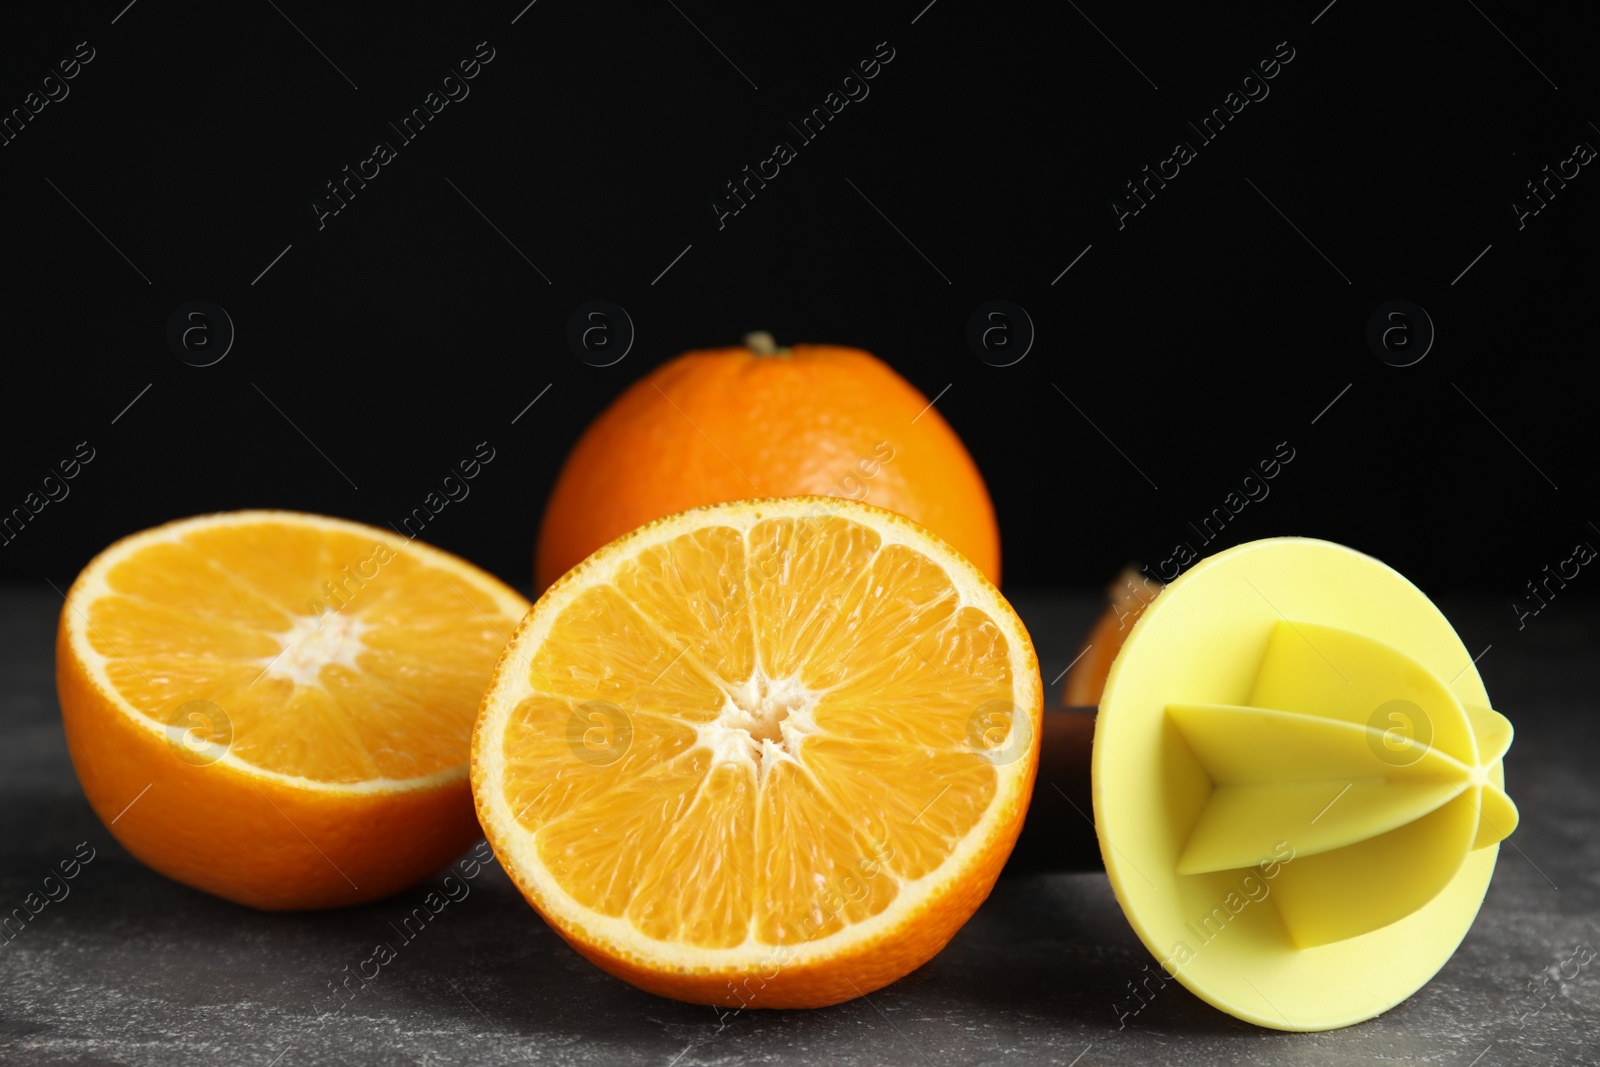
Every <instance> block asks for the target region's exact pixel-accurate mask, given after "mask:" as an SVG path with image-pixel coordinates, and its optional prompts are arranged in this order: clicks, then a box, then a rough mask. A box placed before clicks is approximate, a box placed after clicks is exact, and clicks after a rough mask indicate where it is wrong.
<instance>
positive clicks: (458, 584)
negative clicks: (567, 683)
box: [56, 511, 528, 908]
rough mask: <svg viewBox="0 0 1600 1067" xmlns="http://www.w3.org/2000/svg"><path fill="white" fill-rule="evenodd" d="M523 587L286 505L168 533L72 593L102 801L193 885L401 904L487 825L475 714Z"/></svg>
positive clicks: (73, 677)
mask: <svg viewBox="0 0 1600 1067" xmlns="http://www.w3.org/2000/svg"><path fill="white" fill-rule="evenodd" d="M527 607H528V604H527V601H526V600H524V599H523V598H522V597H521V596H520V595H518V594H517V593H516V592H515V591H514V590H512V589H510V588H509V587H507V586H505V585H503V584H502V583H500V582H499V581H497V580H496V579H494V578H492V577H491V576H489V575H488V574H485V573H484V572H483V571H480V570H478V569H477V568H475V567H473V566H471V565H470V564H467V563H465V562H463V561H461V560H459V559H457V558H456V557H454V556H452V555H450V554H448V553H446V552H441V551H440V550H438V549H435V548H430V547H429V546H427V545H424V544H421V543H419V542H414V541H407V540H406V539H405V538H402V537H400V536H398V535H395V534H392V533H388V532H385V531H383V530H379V529H377V528H375V527H370V526H362V525H359V524H357V523H353V522H345V521H342V520H339V519H330V518H323V517H321V516H317V515H303V514H298V513H295V512H287V511H240V512H233V513H228V514H221V515H207V516H201V517H199V518H193V519H185V520H182V521H179V522H174V523H169V524H167V525H165V526H158V527H156V528H154V529H151V530H146V531H144V532H142V533H138V534H134V535H133V536H131V537H128V538H125V539H123V540H121V541H118V542H117V543H116V544H114V545H112V546H111V547H110V548H108V549H106V550H105V551H104V552H102V553H100V555H98V556H96V557H95V559H94V560H93V561H92V562H91V563H90V564H89V565H88V566H87V567H86V568H84V570H83V573H82V574H80V575H79V576H78V580H77V581H76V582H75V583H74V584H73V586H72V589H71V590H70V591H69V592H68V593H67V598H66V604H65V605H64V607H63V608H62V611H61V624H60V629H59V631H58V635H57V645H56V681H57V689H58V691H59V693H60V697H61V712H62V718H63V720H64V723H65V726H66V734H67V745H68V748H69V749H70V751H71V753H72V761H73V765H74V766H75V767H76V769H77V772H78V779H79V781H80V782H82V784H83V789H84V792H85V794H87V796H88V798H89V803H90V804H91V805H92V806H93V807H94V810H95V812H96V813H97V814H98V815H99V816H100V818H101V819H102V820H103V821H104V822H105V823H106V825H107V826H108V827H109V828H110V830H111V832H112V833H113V834H114V835H115V836H116V838H117V840H118V841H120V842H121V843H122V844H123V845H124V846H125V847H126V848H127V849H128V851H130V852H132V853H133V854H134V855H135V856H137V857H138V858H139V859H140V860H142V861H144V862H145V863H146V864H148V865H149V866H151V867H153V868H155V869H156V870H158V871H160V872H162V873H163V874H166V875H168V876H170V877H172V878H175V879H177V880H178V881H180V882H184V883H186V884H188V885H191V886H194V887H196V888H199V889H204V890H206V891H208V892H211V893H215V894H217V895H218V896H222V897H226V898H228V899H229V900H234V901H238V902H239V903H243V904H249V905H253V906H255V907H259V908H311V907H328V906H333V905H339V904H352V903H357V902H360V901H365V900H374V899H377V898H379V897H383V896H387V895H388V894H390V893H393V892H395V891H397V890H399V889H402V888H404V887H405V886H407V885H410V884H412V883H414V882H416V881H418V880H420V879H422V878H425V877H427V876H428V875H429V874H432V873H433V872H434V871H436V870H438V869H439V868H440V867H441V866H443V865H444V864H446V863H448V862H449V861H450V860H451V859H452V858H454V857H455V856H457V855H459V854H460V852H461V851H462V850H463V849H465V848H466V847H467V846H468V845H470V844H471V843H472V841H473V840H474V839H475V838H476V837H477V835H478V827H477V823H476V820H475V819H474V817H473V810H472V802H471V799H470V785H469V783H468V777H467V763H468V757H469V751H470V740H469V739H470V735H471V730H472V722H473V717H474V715H475V714H476V711H477V706H478V702H479V700H480V699H481V697H482V694H483V689H484V686H485V685H486V684H487V683H488V680H489V675H490V672H491V670H492V668H493V666H494V662H495V659H496V657H497V656H498V655H499V652H500V650H501V648H502V646H503V645H504V644H505V639H506V637H507V636H508V635H509V634H510V633H511V632H512V630H513V629H514V628H515V626H516V623H517V621H518V620H519V619H520V618H521V617H522V615H523V614H524V613H525V612H526V610H527Z"/></svg>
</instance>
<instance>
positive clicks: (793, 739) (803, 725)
mask: <svg viewBox="0 0 1600 1067" xmlns="http://www.w3.org/2000/svg"><path fill="white" fill-rule="evenodd" d="M819 695H820V694H817V693H815V692H813V691H811V690H810V689H807V688H806V687H805V685H803V684H802V683H801V681H800V679H799V678H796V677H788V678H769V677H768V676H767V673H766V671H764V670H763V669H762V668H760V667H757V668H756V669H755V670H754V671H752V672H751V674H750V677H749V678H747V679H746V680H745V681H744V682H742V683H740V684H738V685H734V686H729V687H728V688H727V690H726V693H725V697H724V700H723V704H722V711H721V712H720V713H719V714H718V715H717V717H716V718H715V719H713V720H711V721H710V722H708V723H704V724H702V725H700V727H699V735H700V744H702V745H704V746H705V747H706V748H708V749H710V750H711V756H712V762H713V763H714V764H715V763H725V762H726V763H748V764H750V765H751V766H753V767H754V768H755V770H756V772H757V777H758V779H764V778H765V777H766V775H767V772H768V771H770V770H771V769H772V768H773V767H776V766H777V765H778V764H779V763H780V762H782V761H784V760H794V759H795V757H796V756H797V755H798V754H799V752H800V743H801V741H802V740H803V739H804V738H805V737H806V735H808V734H811V733H815V732H816V729H817V724H816V720H815V719H813V718H812V712H813V710H815V708H816V705H817V697H818V696H819Z"/></svg>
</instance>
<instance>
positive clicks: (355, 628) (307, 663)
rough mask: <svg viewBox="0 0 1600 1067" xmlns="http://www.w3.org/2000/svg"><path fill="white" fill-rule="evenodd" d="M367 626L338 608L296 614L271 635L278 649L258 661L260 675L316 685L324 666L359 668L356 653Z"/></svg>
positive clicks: (358, 653)
mask: <svg viewBox="0 0 1600 1067" xmlns="http://www.w3.org/2000/svg"><path fill="white" fill-rule="evenodd" d="M367 629H368V627H367V625H366V623H364V622H362V621H361V620H360V619H358V618H356V617H355V616H354V615H345V614H343V613H341V612H332V613H329V614H323V615H296V616H294V617H293V619H292V621H291V623H290V626H289V629H287V630H285V631H284V632H283V633H280V634H274V635H273V637H275V638H276V639H277V641H278V646H279V648H280V649H281V651H279V652H278V653H277V655H275V656H270V657H268V658H266V659H263V660H261V661H260V664H261V668H262V675H261V677H262V678H281V679H284V680H286V681H290V682H293V683H294V684H295V685H306V686H319V685H321V684H322V681H321V679H322V668H324V667H336V666H337V667H346V668H349V669H350V670H351V671H357V672H359V671H360V669H361V668H360V667H359V666H358V665H357V663H356V657H357V656H358V655H360V654H361V653H362V652H365V651H366V648H367V646H366V644H365V643H364V642H363V641H362V640H361V635H362V634H363V633H365V632H366V631H367Z"/></svg>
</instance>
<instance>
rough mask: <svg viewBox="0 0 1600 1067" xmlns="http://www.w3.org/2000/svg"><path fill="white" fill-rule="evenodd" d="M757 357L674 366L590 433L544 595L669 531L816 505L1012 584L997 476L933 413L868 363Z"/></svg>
mask: <svg viewBox="0 0 1600 1067" xmlns="http://www.w3.org/2000/svg"><path fill="white" fill-rule="evenodd" d="M745 341H746V343H745V345H744V346H742V347H736V348H720V349H711V350H707V351H701V352H689V353H686V354H684V355H681V356H679V357H677V358H676V359H673V360H669V361H668V362H667V363H664V364H662V365H661V366H660V367H657V368H656V369H655V370H653V371H651V372H650V373H649V374H647V375H646V376H645V377H644V378H642V379H640V380H639V381H637V382H635V383H634V384H633V385H632V386H630V387H629V388H628V389H627V390H626V391H625V392H624V393H623V394H622V395H621V396H620V397H618V398H617V399H616V400H615V401H614V402H613V403H612V404H611V406H610V407H608V408H607V409H606V410H605V411H603V412H601V414H600V416H599V417H598V418H597V419H595V421H594V422H593V423H592V424H591V425H590V426H589V428H588V429H587V430H586V431H584V434H583V436H582V437H581V438H579V440H578V443H577V445H576V446H575V447H574V448H573V450H572V452H571V454H570V455H569V456H568V457H567V461H566V464H565V466H564V467H563V468H562V470H561V474H560V476H559V477H558V478H557V479H556V484H555V489H554V490H553V491H552V492H551V494H550V502H549V505H548V506H547V507H546V508H545V513H544V522H543V526H542V527H541V529H540V532H539V545H538V550H537V553H536V558H535V563H534V579H535V582H536V584H537V587H538V588H539V589H545V588H548V587H549V586H550V585H551V584H552V583H553V582H554V581H555V580H556V579H557V578H559V577H561V576H562V575H563V574H565V573H566V572H567V571H568V570H569V569H570V568H572V567H573V566H574V565H576V564H577V563H579V562H580V561H582V560H583V559H584V558H585V557H587V556H588V555H589V554H590V553H591V552H593V551H594V550H595V549H597V548H599V547H601V546H602V545H605V544H607V543H609V542H611V541H613V540H615V539H616V538H618V537H621V536H622V535H623V534H625V533H627V532H629V531H630V530H633V529H635V528H636V527H639V526H643V525H644V524H645V523H647V522H651V521H653V520H655V519H658V518H661V517H662V516H663V515H671V514H674V513H676V512H679V511H686V510H688V509H689V508H694V507H701V506H703V505H707V504H719V503H722V502H724V501H728V500H742V499H746V498H750V497H775V496H803V495H820V496H839V497H845V498H847V499H851V500H861V501H866V502H867V503H870V504H876V505H877V506H879V507H882V508H887V509H889V510H890V511H896V512H899V513H900V514H902V515H905V516H907V517H908V518H911V519H913V520H915V521H916V522H918V523H920V524H922V525H923V526H925V527H927V528H928V529H929V530H931V531H933V532H934V533H936V534H938V535H939V536H940V537H942V538H943V539H944V540H946V541H948V542H949V543H950V544H951V545H953V546H954V547H955V548H956V549H957V550H958V551H960V552H961V553H962V555H964V556H966V557H967V559H969V560H971V561H972V562H973V564H975V565H976V566H977V568H978V569H979V570H981V571H982V572H983V573H984V576H985V577H987V578H988V579H989V580H990V581H991V582H993V583H995V584H997V585H998V584H999V581H1000V533H999V530H998V528H997V527H996V525H995V518H994V506H993V504H992V503H990V500H989V492H988V490H987V489H986V488H985V487H984V484H983V476H982V475H980V474H979V473H978V468H977V466H976V465H975V464H974V463H973V462H972V457H971V456H970V455H968V454H967V450H966V447H965V446H964V445H963V444H962V443H961V439H960V438H959V437H957V436H956V433H955V431H954V430H952V429H951V428H950V424H949V423H947V422H945V420H944V418H943V416H941V415H940V414H939V411H938V409H937V408H935V407H933V406H932V405H931V404H930V403H929V402H928V398H927V397H925V396H923V395H922V393H920V392H918V391H917V389H916V387H914V386H913V385H911V383H910V382H907V381H906V380H905V379H904V378H902V377H900V375H898V374H896V373H895V372H894V371H893V370H892V369H890V367H889V366H888V365H887V364H886V363H884V362H883V361H882V360H880V359H878V358H877V357H875V356H873V355H871V354H870V353H867V352H863V351H861V350H860V349H855V348H843V347H839V346H835V345H795V346H793V347H791V348H774V347H773V346H772V343H771V338H770V337H769V336H767V335H764V334H751V335H750V336H749V337H747V338H746V339H745Z"/></svg>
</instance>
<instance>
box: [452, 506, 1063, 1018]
mask: <svg viewBox="0 0 1600 1067" xmlns="http://www.w3.org/2000/svg"><path fill="white" fill-rule="evenodd" d="M1041 702H1042V698H1041V686H1040V681H1039V672H1038V664H1037V661H1036V660H1035V658H1034V652H1033V647H1032V645H1031V643H1030V641H1029V639H1028V636H1027V633H1026V632H1025V631H1024V629H1023V627H1022V625H1021V623H1020V621H1019V620H1018V619H1017V617H1016V615H1015V613H1014V612H1013V611H1012V610H1011V608H1010V606H1009V605H1008V604H1007V603H1006V602H1005V600H1004V599H1003V598H1002V597H1001V596H1000V594H999V593H998V592H997V591H996V590H995V589H994V587H993V586H991V585H989V584H988V582H987V581H986V580H985V579H984V578H983V577H982V575H981V574H979V573H978V572H977V571H976V570H975V569H974V568H973V567H972V565H971V564H969V563H968V562H967V561H966V560H965V559H963V558H961V557H960V556H959V555H957V554H956V553H955V552H954V551H953V550H952V549H951V548H950V547H949V546H947V545H945V544H944V543H943V542H941V541H939V540H937V539H936V538H934V537H933V536H932V535H930V534H928V533H927V532H926V531H924V530H922V529H921V528H920V527H917V526H916V525H914V524H913V523H911V522H910V521H909V520H907V519H905V518H903V517H901V516H898V515H893V514H891V513H889V512H886V511H882V510H880V509H877V508H872V507H868V506H866V505H861V504H853V503H848V502H842V501H836V500H832V501H822V500H818V499H816V498H797V499H789V500H761V501H742V502H736V503H732V504H723V505H717V506H715V507H710V508H703V509H699V510H696V511H690V512H685V513H683V514H681V515H676V516H672V517H669V518H667V519H662V520H659V521H658V522H655V523H652V524H651V525H649V526H646V527H643V528H641V529H639V530H637V531H635V532H634V533H633V534H630V535H629V536H627V537H625V538H623V539H621V540H620V541H617V542H614V543H613V544H611V545H610V546H608V547H606V548H605V549H602V550H601V551H600V552H598V553H596V554H595V555H594V556H592V557H590V559H589V560H588V561H586V562H585V563H584V564H582V565H581V566H580V567H578V568H576V569H574V570H573V571H572V572H571V573H569V574H568V575H567V576H566V577H565V578H564V579H562V581H560V582H558V583H557V584H556V585H555V586H553V587H552V588H551V589H550V590H549V591H548V592H547V593H546V594H545V596H544V597H543V598H542V599H541V600H540V601H539V603H538V605H536V607H535V608H534V610H533V611H532V612H531V613H529V615H528V616H527V618H526V619H524V620H523V623H522V625H521V626H519V627H518V629H517V632H516V634H515V635H514V636H513V637H512V639H511V642H510V643H509V644H508V645H507V647H506V651H505V653H504V655H503V656H502V658H501V661H500V664H499V666H498V667H497V669H496V672H495V677H494V680H493V682H492V683H491V685H490V687H489V691H488V693H487V694H486V695H485V697H484V701H483V707H482V711H481V712H480V715H479V719H478V723H477V727H476V729H475V732H474V737H473V790H474V795H475V797H476V800H477V804H478V810H479V817H480V820H481V821H482V823H483V826H484V829H485V832H486V833H487V834H488V836H489V838H490V840H491V842H492V843H493V844H494V846H495V849H496V853H497V854H498V856H499V857H500V860H501V862H502V864H503V865H504V866H505V867H506V869H507V871H508V872H509V873H510V874H511V876H512V878H513V879H514V880H515V881H516V883H517V884H518V886H519V887H520V888H521V889H522V892H523V893H524V895H525V896H526V897H527V898H528V900H529V901H530V902H531V903H532V904H533V906H534V907H535V908H536V909H538V910H539V912H540V913H541V914H542V915H544V917H545V918H546V919H547V920H548V921H550V922H551V923H552V924H553V925H554V926H555V927H556V929H557V930H558V931H560V932H561V934H562V935H563V936H564V937H566V938H567V940H568V941H569V942H571V943H572V944H573V945H574V946H575V947H576V948H577V949H578V950H579V951H580V952H582V953H584V954H585V955H586V956H588V957H589V958H590V959H592V960H594V961H595V962H596V963H598V964H599V965H600V966H602V967H604V968H606V969H607V970H610V971H611V972H612V973H614V974H618V975H620V976H622V977H624V978H626V979H628V980H630V981H633V982H635V983H636V984H638V985H640V986H642V987H643V988H645V989H648V990H651V991H653V992H657V993H661V994H663V995H666V996H671V997H676V998H679V999H684V1000H691V1001H697V1002H703V1003H718V1004H730V1005H742V1006H761V1007H784V1006H802V1005H820V1004H829V1003H835V1002H837V1001H840V1000H845V999H849V998H850V997H853V996H858V995H860V994H862V993H866V992H870V991H871V990H873V989H876V988H878V987H880V986H882V985H884V984H886V983H888V982H890V981H893V980H894V979H896V978H898V977H900V976H901V975H904V974H905V973H907V972H908V971H910V970H912V969H914V968H915V967H917V966H919V965H920V964H921V963H923V962H925V961H926V960H927V959H928V958H929V957H931V956H932V955H933V954H934V953H935V952H937V951H938V949H939V948H940V947H942V946H943V945H944V943H945V942H946V941H947V940H948V939H949V938H950V936H951V935H952V934H954V932H955V931H956V930H957V929H958V928H959V927H960V925H961V924H962V923H963V922H965V920H966V918H967V917H968V916H969V915H970V914H971V912H972V910H973V909H975V908H976V907H977V905H978V904H979V903H980V902H981V901H982V899H983V898H984V896H986V895H987V893H988V891H989V889H990V887H991V886H992V885H993V882H994V879H995V877H996V875H997V874H998V873H999V870H1000V867H1001V865H1002V864H1003V863H1004V861H1005V857H1006V855H1007V854H1009V852H1010V849H1011V845H1012V843H1013V842H1014V841H1015V838H1016V833H1017V831H1018V830H1019V829H1020V827H1021V820H1022V817H1023V814H1024V812H1025V810H1026V806H1027V801H1028V797H1029V795H1030V793H1031V789H1032V780H1033V775H1034V770H1035V763H1036V759H1037V734H1038V724H1039V715H1040V706H1041ZM752 979H754V980H753V981H752ZM757 988H759V992H758V993H757V992H752V990H755V989H757Z"/></svg>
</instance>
